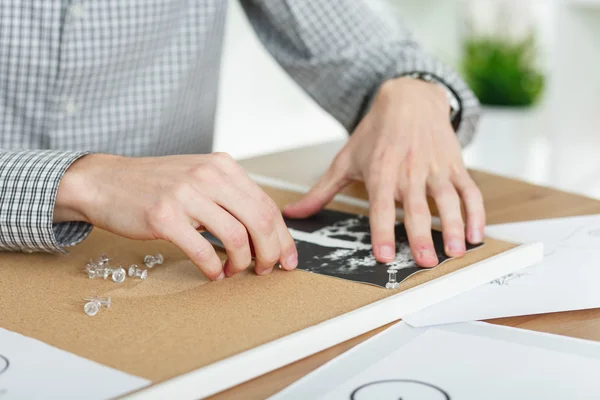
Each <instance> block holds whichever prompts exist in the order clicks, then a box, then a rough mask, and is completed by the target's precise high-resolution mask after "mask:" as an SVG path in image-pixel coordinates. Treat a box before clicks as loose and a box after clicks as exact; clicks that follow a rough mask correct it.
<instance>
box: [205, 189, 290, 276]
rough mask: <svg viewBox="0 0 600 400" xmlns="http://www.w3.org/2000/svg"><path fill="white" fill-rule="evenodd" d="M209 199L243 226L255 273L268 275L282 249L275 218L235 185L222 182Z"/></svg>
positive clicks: (261, 203)
mask: <svg viewBox="0 0 600 400" xmlns="http://www.w3.org/2000/svg"><path fill="white" fill-rule="evenodd" d="M212 199H213V200H214V201H215V202H216V203H217V204H218V205H220V206H221V207H223V208H225V209H226V210H227V211H228V212H229V213H230V214H231V215H233V216H234V217H235V218H236V219H237V220H238V221H240V222H241V223H242V224H244V226H245V227H246V230H247V231H248V233H249V234H250V238H251V240H252V244H253V246H254V251H255V253H256V259H255V263H254V269H255V271H256V273H257V274H259V275H264V274H267V273H269V272H270V271H271V270H272V268H273V266H274V265H275V264H276V263H277V261H278V260H279V256H280V254H281V247H280V243H279V237H278V234H277V229H276V224H275V217H274V216H273V213H272V211H271V210H269V209H268V208H267V206H266V205H265V204H264V203H263V202H261V201H259V200H256V199H254V198H253V197H252V196H250V195H249V193H248V192H247V191H242V190H241V189H239V188H238V187H236V186H235V183H234V184H229V183H223V184H222V185H220V186H219V187H218V188H216V190H214V191H212Z"/></svg>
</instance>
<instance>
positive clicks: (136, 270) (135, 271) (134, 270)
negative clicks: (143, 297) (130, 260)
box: [128, 264, 148, 280]
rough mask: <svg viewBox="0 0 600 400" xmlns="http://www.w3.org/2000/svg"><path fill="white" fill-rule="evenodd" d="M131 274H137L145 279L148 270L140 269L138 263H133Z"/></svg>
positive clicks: (130, 269)
mask: <svg viewBox="0 0 600 400" xmlns="http://www.w3.org/2000/svg"><path fill="white" fill-rule="evenodd" d="M128 273H129V276H137V277H139V278H140V279H142V280H144V279H146V278H147V277H148V270H146V269H143V270H142V269H139V268H138V267H137V265H135V264H133V265H132V266H131V267H129V271H128Z"/></svg>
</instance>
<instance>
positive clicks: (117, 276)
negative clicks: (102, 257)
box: [111, 266, 127, 283]
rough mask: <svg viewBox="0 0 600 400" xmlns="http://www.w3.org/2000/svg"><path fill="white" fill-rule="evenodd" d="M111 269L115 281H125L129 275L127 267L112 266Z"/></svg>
mask: <svg viewBox="0 0 600 400" xmlns="http://www.w3.org/2000/svg"><path fill="white" fill-rule="evenodd" d="M111 270H112V280H113V282H115V283H123V282H124V281H125V278H126V277H127V272H126V271H125V268H123V267H121V266H119V268H114V269H112V268H111Z"/></svg>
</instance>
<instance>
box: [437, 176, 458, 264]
mask: <svg viewBox="0 0 600 400" xmlns="http://www.w3.org/2000/svg"><path fill="white" fill-rule="evenodd" d="M430 193H431V195H432V197H433V199H434V200H435V204H436V206H437V209H438V211H439V213H440V219H441V220H442V234H443V237H444V251H445V252H446V254H447V255H448V256H449V257H461V256H462V255H464V254H465V229H464V223H463V219H462V214H461V208H460V198H459V197H458V194H457V193H456V189H455V188H454V185H453V184H452V183H451V182H450V181H445V182H435V183H433V184H431V185H430Z"/></svg>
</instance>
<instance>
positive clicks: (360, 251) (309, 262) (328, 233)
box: [203, 210, 480, 287]
mask: <svg viewBox="0 0 600 400" xmlns="http://www.w3.org/2000/svg"><path fill="white" fill-rule="evenodd" d="M285 223H286V225H287V226H288V228H289V230H290V233H291V234H292V236H293V238H294V239H295V241H296V247H297V249H298V269H302V270H305V271H309V272H313V273H316V274H322V275H327V276H332V277H336V278H342V279H347V280H352V281H355V282H361V283H367V284H371V285H376V286H380V287H385V286H386V284H387V283H388V281H389V278H390V274H389V273H388V270H393V271H395V280H396V281H397V282H402V281H403V280H405V279H406V278H408V277H409V276H411V275H413V274H415V273H418V272H421V271H424V270H426V269H425V268H421V267H419V266H418V265H417V264H416V262H415V260H414V258H413V257H412V255H411V252H410V247H409V245H408V237H407V234H406V230H405V228H404V225H403V224H401V223H397V224H396V227H395V238H396V259H395V260H394V261H392V262H391V263H387V264H383V263H379V262H377V261H376V260H375V256H374V255H373V251H372V246H371V233H370V226H369V218H367V217H365V216H362V215H356V214H348V213H344V212H340V211H333V210H322V211H321V212H319V213H318V214H316V215H314V216H312V217H310V218H306V219H289V218H286V219H285ZM431 233H432V237H433V243H434V246H435V250H436V253H437V256H438V260H439V261H440V263H443V262H444V261H447V260H449V259H450V258H449V257H448V256H446V254H445V253H444V242H443V238H442V234H441V232H438V231H432V232H431ZM203 235H204V237H206V238H207V239H208V240H209V241H210V242H211V243H213V244H215V245H217V246H220V247H222V246H223V244H222V243H221V241H220V240H218V239H217V238H216V237H215V236H213V235H212V234H210V233H208V232H205V233H203ZM479 246H480V245H477V246H473V245H470V244H468V245H467V250H471V249H473V248H475V247H479Z"/></svg>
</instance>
